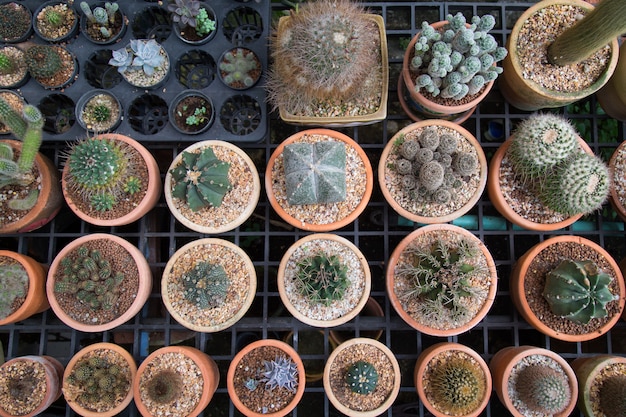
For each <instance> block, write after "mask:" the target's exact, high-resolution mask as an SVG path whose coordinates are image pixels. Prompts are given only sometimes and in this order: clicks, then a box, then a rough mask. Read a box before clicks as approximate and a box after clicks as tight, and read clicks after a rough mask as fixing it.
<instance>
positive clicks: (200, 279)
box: [182, 262, 230, 309]
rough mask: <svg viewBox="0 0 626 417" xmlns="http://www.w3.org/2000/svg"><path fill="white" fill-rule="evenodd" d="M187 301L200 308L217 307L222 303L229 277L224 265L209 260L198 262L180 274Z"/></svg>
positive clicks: (228, 284) (226, 291)
mask: <svg viewBox="0 0 626 417" xmlns="http://www.w3.org/2000/svg"><path fill="white" fill-rule="evenodd" d="M182 281H183V287H184V288H185V291H184V295H185V299H187V301H190V302H191V303H193V304H195V305H196V306H198V308H200V309H210V308H215V307H219V306H221V305H222V304H223V303H224V300H225V299H226V295H227V294H228V288H229V287H230V278H229V277H228V274H226V271H225V270H224V267H222V266H221V265H214V264H211V263H209V262H198V263H196V265H195V266H194V267H193V269H191V270H190V271H189V272H187V273H185V274H183V276H182Z"/></svg>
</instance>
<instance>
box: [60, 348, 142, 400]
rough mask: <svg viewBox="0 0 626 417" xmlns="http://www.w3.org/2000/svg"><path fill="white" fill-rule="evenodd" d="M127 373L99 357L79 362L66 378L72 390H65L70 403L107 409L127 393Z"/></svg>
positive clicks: (128, 385) (94, 356) (87, 358)
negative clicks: (70, 400) (72, 386)
mask: <svg viewBox="0 0 626 417" xmlns="http://www.w3.org/2000/svg"><path fill="white" fill-rule="evenodd" d="M130 382H131V381H130V372H128V371H127V370H125V369H124V368H123V367H121V366H120V365H118V364H116V363H114V362H112V361H110V360H108V359H106V358H105V357H102V356H99V355H92V356H89V357H86V358H83V359H81V360H79V361H78V362H77V363H76V365H75V366H74V368H73V370H72V372H71V373H70V374H69V375H68V377H67V383H68V384H70V385H74V386H75V389H72V390H67V395H69V396H70V397H71V399H72V400H73V401H76V402H77V403H78V404H80V405H82V406H83V407H86V408H97V407H96V405H97V404H99V403H100V404H103V405H104V407H105V408H111V407H113V406H114V405H115V403H116V402H117V401H119V400H120V399H122V398H124V397H125V396H126V393H127V392H128V390H129V389H130Z"/></svg>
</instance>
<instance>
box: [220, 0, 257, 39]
mask: <svg viewBox="0 0 626 417" xmlns="http://www.w3.org/2000/svg"><path fill="white" fill-rule="evenodd" d="M239 3H245V1H243V2H239ZM222 34H223V35H224V36H225V37H226V39H228V40H229V41H230V43H232V44H233V45H246V44H249V43H252V42H254V41H256V40H258V39H260V38H261V36H263V17H261V14H260V13H259V12H257V11H256V10H254V9H253V8H251V7H247V6H239V7H235V8H233V9H231V10H229V11H228V13H226V16H225V17H224V20H223V24H222Z"/></svg>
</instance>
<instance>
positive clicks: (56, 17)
mask: <svg viewBox="0 0 626 417" xmlns="http://www.w3.org/2000/svg"><path fill="white" fill-rule="evenodd" d="M44 18H45V19H46V21H47V22H48V23H49V24H50V25H52V26H57V27H58V26H61V25H62V24H63V16H62V15H61V13H59V12H57V11H56V10H54V9H51V8H48V10H46V13H45V15H44Z"/></svg>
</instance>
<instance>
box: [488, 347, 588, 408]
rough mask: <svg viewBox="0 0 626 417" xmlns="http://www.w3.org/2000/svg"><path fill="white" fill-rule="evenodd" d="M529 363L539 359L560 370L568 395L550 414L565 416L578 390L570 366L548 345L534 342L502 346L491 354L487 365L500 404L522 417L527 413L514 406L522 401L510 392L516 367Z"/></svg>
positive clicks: (538, 361)
mask: <svg viewBox="0 0 626 417" xmlns="http://www.w3.org/2000/svg"><path fill="white" fill-rule="evenodd" d="M538 357H542V358H543V360H538V359H537V358H538ZM533 363H534V364H538V363H543V364H545V365H546V366H549V367H551V368H553V369H557V370H560V371H561V372H563V373H564V376H565V377H566V379H567V381H568V383H569V388H570V393H571V399H570V401H569V403H568V404H567V405H566V406H565V408H564V409H563V410H562V411H561V412H558V413H556V414H550V415H551V416H554V417H567V416H569V415H570V414H571V413H572V411H573V410H574V407H576V396H577V395H578V393H579V386H578V384H577V380H576V375H575V374H574V370H573V369H572V367H571V366H570V365H569V363H568V362H567V361H566V360H565V359H563V358H562V357H561V356H560V355H559V354H557V353H555V352H553V351H551V350H548V349H543V348H539V347H534V346H510V347H505V348H503V349H500V350H499V351H498V352H496V354H495V355H494V356H493V357H492V358H491V361H490V362H489V369H490V370H491V375H492V377H493V386H494V389H495V391H496V394H497V395H498V398H499V399H500V401H501V402H502V404H504V406H505V407H506V408H507V410H508V411H509V412H510V413H511V415H513V416H514V417H524V416H526V415H528V414H527V413H524V412H521V411H520V408H518V407H520V406H523V401H522V400H520V399H515V398H514V396H511V393H513V392H515V390H516V388H515V381H517V376H516V375H517V373H518V372H519V369H523V367H526V366H528V365H530V364H533Z"/></svg>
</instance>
